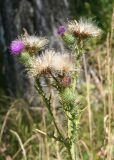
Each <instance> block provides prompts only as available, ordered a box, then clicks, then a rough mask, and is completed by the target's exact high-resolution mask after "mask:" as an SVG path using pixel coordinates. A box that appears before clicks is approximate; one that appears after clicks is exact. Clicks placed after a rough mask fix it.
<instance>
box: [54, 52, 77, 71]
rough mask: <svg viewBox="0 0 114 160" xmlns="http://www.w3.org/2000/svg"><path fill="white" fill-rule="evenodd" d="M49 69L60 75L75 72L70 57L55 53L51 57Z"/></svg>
mask: <svg viewBox="0 0 114 160" xmlns="http://www.w3.org/2000/svg"><path fill="white" fill-rule="evenodd" d="M51 68H52V69H53V70H54V71H57V72H62V73H63V72H65V73H69V72H73V71H74V70H75V66H74V63H73V60H72V57H71V56H70V55H69V54H68V53H63V54H61V53H56V54H55V55H54V57H53V60H52V63H51Z"/></svg>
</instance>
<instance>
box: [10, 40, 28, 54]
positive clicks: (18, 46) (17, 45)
mask: <svg viewBox="0 0 114 160" xmlns="http://www.w3.org/2000/svg"><path fill="white" fill-rule="evenodd" d="M24 49H25V45H24V43H23V41H21V40H14V41H12V43H11V44H10V51H11V54H13V55H18V54H20V53H21V52H22V51H23V50H24Z"/></svg>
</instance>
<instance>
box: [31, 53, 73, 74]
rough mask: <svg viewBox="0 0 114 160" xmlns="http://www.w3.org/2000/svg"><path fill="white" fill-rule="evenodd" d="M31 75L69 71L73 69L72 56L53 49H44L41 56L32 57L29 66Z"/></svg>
mask: <svg viewBox="0 0 114 160" xmlns="http://www.w3.org/2000/svg"><path fill="white" fill-rule="evenodd" d="M29 70H30V73H31V75H32V76H38V75H41V74H50V73H53V72H54V73H55V74H56V73H70V72H73V71H74V70H75V66H74V63H73V60H72V58H71V57H70V55H69V54H68V53H64V54H61V53H59V52H55V51H54V50H46V51H45V52H44V53H43V54H42V55H41V56H38V57H36V58H33V59H32V61H31V68H30V69H29Z"/></svg>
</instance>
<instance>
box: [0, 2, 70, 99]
mask: <svg viewBox="0 0 114 160" xmlns="http://www.w3.org/2000/svg"><path fill="white" fill-rule="evenodd" d="M68 7H69V6H68V2H67V0H0V84H1V86H2V88H7V89H6V91H7V94H8V95H10V96H13V97H19V98H21V97H24V98H26V99H27V100H28V99H29V100H30V101H33V99H34V98H33V97H34V89H33V80H31V79H30V78H28V77H27V76H26V73H25V72H23V70H24V66H22V64H19V62H17V59H16V57H14V56H11V55H10V52H9V49H8V46H9V44H10V42H11V41H12V40H13V39H15V38H16V37H17V36H18V35H20V34H22V32H23V28H25V29H26V30H27V31H28V33H29V34H37V35H42V36H44V35H45V36H47V37H48V38H49V39H50V40H51V43H50V46H51V47H55V46H56V47H57V48H58V47H59V48H60V47H61V43H59V41H58V43H57V40H56V41H55V36H56V35H57V34H56V27H57V26H58V25H60V24H61V23H63V22H64V21H66V20H67V18H68V14H69V13H68Z"/></svg>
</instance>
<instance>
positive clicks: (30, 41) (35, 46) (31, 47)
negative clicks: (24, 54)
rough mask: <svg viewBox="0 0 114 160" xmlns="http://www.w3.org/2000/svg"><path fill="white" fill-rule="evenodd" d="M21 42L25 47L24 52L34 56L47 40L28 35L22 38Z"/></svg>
mask: <svg viewBox="0 0 114 160" xmlns="http://www.w3.org/2000/svg"><path fill="white" fill-rule="evenodd" d="M21 40H22V41H23V43H24V45H25V48H26V51H28V52H29V53H30V54H35V53H37V52H39V51H41V50H42V49H44V48H45V46H46V45H47V44H48V42H49V41H48V39H46V38H45V37H37V36H29V35H26V36H22V38H21Z"/></svg>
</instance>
